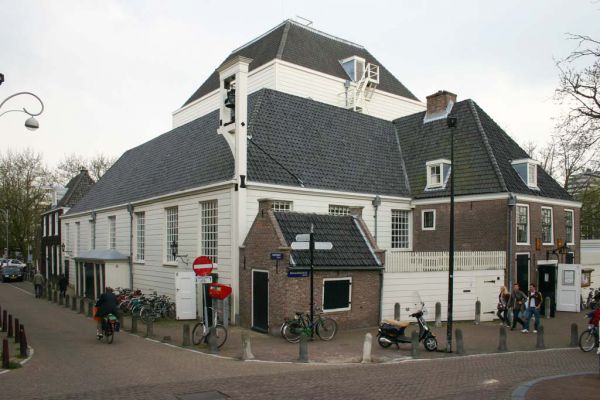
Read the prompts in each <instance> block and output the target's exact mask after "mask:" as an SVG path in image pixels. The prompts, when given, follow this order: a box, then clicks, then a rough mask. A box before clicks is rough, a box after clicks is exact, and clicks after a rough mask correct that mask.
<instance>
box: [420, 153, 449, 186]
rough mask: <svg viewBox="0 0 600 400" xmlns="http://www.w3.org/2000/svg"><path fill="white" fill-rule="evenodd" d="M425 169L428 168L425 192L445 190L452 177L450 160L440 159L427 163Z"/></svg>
mask: <svg viewBox="0 0 600 400" xmlns="http://www.w3.org/2000/svg"><path fill="white" fill-rule="evenodd" d="M425 167H426V168H427V186H426V187H425V190H436V189H444V188H445V187H446V183H447V182H448V177H449V176H450V170H451V169H452V168H451V167H452V164H451V163H450V160H446V159H439V160H433V161H427V163H426V164H425Z"/></svg>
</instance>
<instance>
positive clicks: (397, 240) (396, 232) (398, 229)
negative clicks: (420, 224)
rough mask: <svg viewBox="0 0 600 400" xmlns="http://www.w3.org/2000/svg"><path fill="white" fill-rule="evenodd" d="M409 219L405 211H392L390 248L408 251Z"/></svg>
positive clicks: (408, 213)
mask: <svg viewBox="0 0 600 400" xmlns="http://www.w3.org/2000/svg"><path fill="white" fill-rule="evenodd" d="M409 217H410V212H409V211H406V210H392V248H393V249H408V247H409V229H410V227H409Z"/></svg>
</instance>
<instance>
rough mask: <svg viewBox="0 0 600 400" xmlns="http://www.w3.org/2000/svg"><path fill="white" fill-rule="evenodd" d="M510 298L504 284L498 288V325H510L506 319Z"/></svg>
mask: <svg viewBox="0 0 600 400" xmlns="http://www.w3.org/2000/svg"><path fill="white" fill-rule="evenodd" d="M509 299H510V293H508V289H506V286H502V287H501V288H500V294H499V295H498V312H497V315H498V318H500V325H506V326H510V323H509V321H508V300H509Z"/></svg>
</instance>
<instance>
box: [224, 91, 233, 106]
mask: <svg viewBox="0 0 600 400" xmlns="http://www.w3.org/2000/svg"><path fill="white" fill-rule="evenodd" d="M225 107H227V108H235V89H229V90H228V91H227V97H226V98H225Z"/></svg>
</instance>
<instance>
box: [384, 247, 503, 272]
mask: <svg viewBox="0 0 600 400" xmlns="http://www.w3.org/2000/svg"><path fill="white" fill-rule="evenodd" d="M449 262H450V261H449V253H448V252H447V251H438V252H393V251H389V252H386V255H385V272H443V271H448V265H449ZM505 267H506V252H504V251H457V252H454V270H455V271H486V270H499V269H505Z"/></svg>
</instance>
